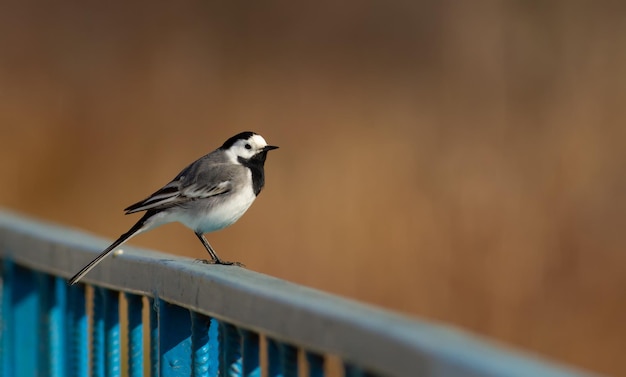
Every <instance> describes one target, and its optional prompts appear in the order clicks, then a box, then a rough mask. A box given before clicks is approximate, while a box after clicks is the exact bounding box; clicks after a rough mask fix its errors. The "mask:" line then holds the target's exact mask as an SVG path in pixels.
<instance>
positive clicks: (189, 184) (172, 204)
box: [69, 131, 278, 285]
mask: <svg viewBox="0 0 626 377" xmlns="http://www.w3.org/2000/svg"><path fill="white" fill-rule="evenodd" d="M274 149H278V147H277V146H274V145H268V144H267V142H266V141H265V139H264V138H263V137H262V136H261V135H259V134H257V133H255V132H252V131H244V132H241V133H238V134H237V135H235V136H232V137H231V138H229V139H228V140H226V141H225V142H224V144H222V146H221V147H219V148H217V149H216V150H214V151H212V152H210V153H209V154H207V155H204V156H203V157H200V158H199V159H198V160H196V161H194V162H193V163H191V164H190V165H189V166H187V167H186V168H185V169H183V170H182V171H181V172H180V173H178V175H177V176H176V177H174V179H172V181H171V182H169V183H168V184H166V185H165V186H163V187H162V188H161V189H159V190H157V191H156V192H155V193H153V194H152V195H150V196H149V197H147V198H146V199H144V200H142V201H139V202H137V203H135V204H133V205H131V206H128V207H127V208H126V209H125V210H124V211H125V214H126V215H128V214H131V213H136V212H145V213H144V215H143V217H141V218H140V219H139V221H137V223H136V224H135V225H133V226H132V227H131V228H130V229H129V230H128V231H127V232H126V233H124V234H122V235H121V236H120V237H119V238H118V239H117V240H115V242H113V243H112V244H111V245H110V246H109V247H107V248H106V249H105V250H104V251H102V252H101V253H100V254H99V255H98V256H97V257H96V258H95V259H94V260H92V261H91V262H89V263H88V264H87V265H86V266H85V267H83V268H82V269H81V270H80V271H78V273H76V275H74V276H73V277H72V278H70V279H69V284H70V285H74V284H76V283H78V281H80V279H82V278H83V277H84V276H85V275H86V274H87V273H88V272H89V271H91V269H93V268H94V267H95V266H97V265H98V263H100V262H101V261H102V260H103V259H104V258H105V257H106V256H107V255H109V254H110V253H111V252H112V251H114V250H115V249H116V248H118V247H119V246H121V245H122V244H123V243H125V242H126V241H128V240H130V239H131V238H132V237H134V236H136V235H138V234H140V233H143V232H147V231H149V230H152V229H154V228H156V227H158V226H160V225H163V224H167V223H171V222H180V223H182V224H183V225H185V226H186V227H187V228H189V229H191V230H193V232H194V233H195V235H196V236H197V237H198V239H199V240H200V242H202V245H203V246H204V247H205V248H206V250H207V251H208V253H209V255H210V256H211V260H209V261H206V263H212V264H222V265H233V264H234V265H240V266H241V263H238V262H228V261H223V260H222V259H220V258H219V257H218V255H217V253H216V252H215V250H214V249H213V248H212V247H211V245H210V244H209V242H208V241H207V239H206V238H205V236H204V234H206V233H211V232H215V231H218V230H221V229H224V228H226V227H228V226H230V225H232V224H234V223H235V222H236V221H237V220H239V218H240V217H241V216H242V215H243V214H244V213H245V212H246V211H247V210H248V208H250V206H251V205H252V203H253V202H254V200H255V199H256V197H257V196H258V195H259V194H260V193H261V190H262V189H263V186H264V185H265V171H264V166H265V159H266V158H267V153H268V152H269V151H271V150H274Z"/></svg>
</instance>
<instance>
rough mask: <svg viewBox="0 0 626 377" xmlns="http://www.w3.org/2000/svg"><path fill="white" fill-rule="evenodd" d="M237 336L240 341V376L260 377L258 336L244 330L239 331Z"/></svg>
mask: <svg viewBox="0 0 626 377" xmlns="http://www.w3.org/2000/svg"><path fill="white" fill-rule="evenodd" d="M239 334H240V336H241V340H242V346H241V353H242V355H241V356H242V359H243V360H242V366H241V369H242V375H243V376H244V377H261V364H260V363H259V334H257V333H255V332H253V331H248V330H244V329H239Z"/></svg>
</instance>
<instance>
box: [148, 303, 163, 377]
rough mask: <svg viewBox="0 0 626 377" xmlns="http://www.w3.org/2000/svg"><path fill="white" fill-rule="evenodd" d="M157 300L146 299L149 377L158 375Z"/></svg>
mask: <svg viewBox="0 0 626 377" xmlns="http://www.w3.org/2000/svg"><path fill="white" fill-rule="evenodd" d="M158 302H159V301H158V300H155V299H153V298H152V297H149V298H148V308H149V310H150V312H149V313H150V315H149V319H150V376H151V377H158V375H159V370H160V368H159V363H160V360H159V311H158V305H159V304H158Z"/></svg>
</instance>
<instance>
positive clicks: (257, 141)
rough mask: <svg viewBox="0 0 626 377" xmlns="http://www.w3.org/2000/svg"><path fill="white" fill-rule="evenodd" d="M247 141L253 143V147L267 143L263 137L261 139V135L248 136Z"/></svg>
mask: <svg viewBox="0 0 626 377" xmlns="http://www.w3.org/2000/svg"><path fill="white" fill-rule="evenodd" d="M248 142H250V144H253V145H254V146H255V147H264V146H266V145H267V142H266V141H265V139H263V136H261V135H252V136H250V138H249V139H248Z"/></svg>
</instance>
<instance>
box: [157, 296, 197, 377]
mask: <svg viewBox="0 0 626 377" xmlns="http://www.w3.org/2000/svg"><path fill="white" fill-rule="evenodd" d="M158 309H159V356H160V359H161V362H160V368H161V374H160V376H161V377H175V376H191V375H192V368H191V315H190V314H189V310H187V309H185V308H182V307H180V306H177V305H172V304H169V303H167V302H165V301H162V300H159V303H158Z"/></svg>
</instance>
